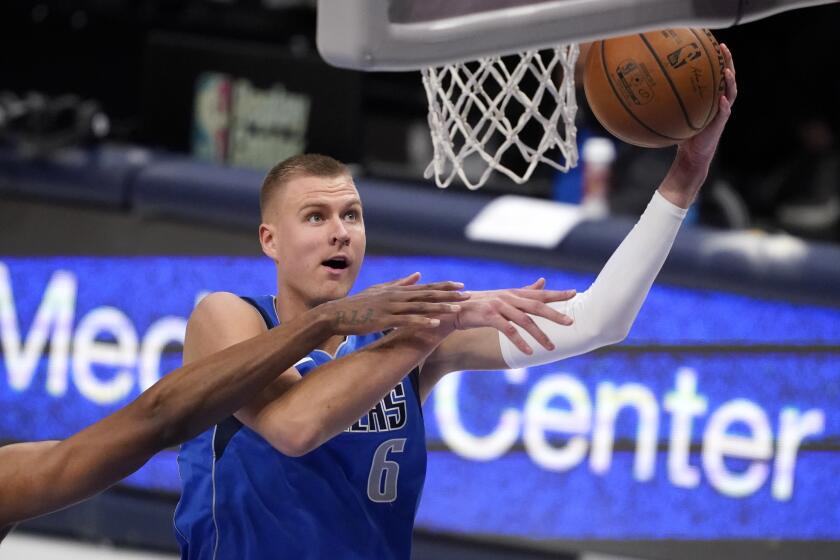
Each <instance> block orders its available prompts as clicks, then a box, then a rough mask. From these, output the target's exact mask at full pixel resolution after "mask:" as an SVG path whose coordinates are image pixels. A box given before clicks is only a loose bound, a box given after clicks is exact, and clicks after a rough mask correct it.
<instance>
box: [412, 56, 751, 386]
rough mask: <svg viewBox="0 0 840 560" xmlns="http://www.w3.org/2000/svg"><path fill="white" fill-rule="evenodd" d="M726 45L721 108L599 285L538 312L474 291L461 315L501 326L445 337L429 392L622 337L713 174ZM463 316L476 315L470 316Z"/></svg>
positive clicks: (730, 95) (731, 70)
mask: <svg viewBox="0 0 840 560" xmlns="http://www.w3.org/2000/svg"><path fill="white" fill-rule="evenodd" d="M721 50H722V51H723V54H724V59H725V61H726V68H725V70H724V79H725V81H726V94H725V95H722V96H721V98H720V99H719V103H720V110H719V111H718V114H717V116H716V117H715V118H714V119H713V120H712V122H711V123H710V124H709V125H708V126H707V127H706V128H705V129H704V130H703V131H702V132H700V133H699V134H697V135H696V136H694V137H692V138H691V139H689V140H687V141H685V142H683V143H682V144H680V146H679V148H678V150H677V155H676V158H675V160H674V163H673V165H672V166H671V169H670V170H669V172H668V174H667V175H666V177H665V179H664V180H663V181H662V184H661V185H660V186H659V189H658V191H657V192H656V193H655V194H654V196H653V199H652V200H651V202H650V204H649V205H648V208H647V209H646V210H645V212H644V213H643V214H642V216H641V218H640V219H639V221H638V223H637V224H636V226H635V227H634V228H633V230H632V231H631V232H630V233H629V234H628V235H627V237H626V238H625V239H624V241H623V242H622V243H621V245H619V247H618V248H617V249H616V251H615V253H613V255H612V257H611V258H610V259H609V261H607V264H606V265H605V266H604V268H603V269H602V271H601V273H600V274H599V275H598V278H597V279H596V280H595V282H594V283H593V284H592V286H590V288H589V289H588V290H586V291H585V292H583V293H580V294H577V295H576V296H575V297H573V298H571V299H568V301H557V300H553V301H552V302H551V303H547V302H534V301H528V302H527V305H529V306H531V307H532V308H536V309H537V310H538V312H537V313H534V312H533V311H531V310H528V309H526V308H525V307H524V305H521V304H520V305H513V306H512V307H513V308H511V306H510V305H507V306H506V307H505V306H503V305H502V303H500V302H499V301H498V300H499V299H500V298H501V297H502V296H501V295H500V294H502V293H504V292H487V293H485V294H483V295H482V293H480V292H477V293H474V294H473V297H472V298H471V300H470V302H468V303H466V304H465V305H464V306H463V311H462V312H461V313H460V314H459V315H458V317H457V319H456V322H458V323H459V324H461V323H463V322H466V323H468V324H467V325H466V326H468V327H469V326H471V327H477V326H488V327H494V329H495V331H494V330H490V329H476V330H474V331H465V332H456V333H454V334H453V335H452V336H450V337H449V338H448V339H447V340H446V341H445V342H443V343H442V344H441V345H440V346H439V347H438V348H437V350H435V352H434V353H433V354H432V355H431V356H430V357H429V358H428V360H427V361H426V363H425V364H424V366H423V370H422V371H421V385H420V388H421V395H422V396H423V397H426V396H427V395H428V393H429V392H430V391H431V389H432V387H434V384H435V383H436V382H437V381H438V380H439V379H440V378H441V376H443V375H445V374H446V373H448V372H450V371H456V370H463V369H504V368H515V367H525V366H531V365H538V364H544V363H549V362H553V361H557V360H560V359H563V358H567V357H570V356H574V355H578V354H582V353H585V352H588V351H590V350H593V349H595V348H599V347H601V346H605V345H608V344H614V343H617V342H620V341H621V340H623V339H624V338H625V337H626V336H627V333H628V332H629V330H630V327H631V326H632V324H633V321H634V320H635V318H636V315H637V314H638V312H639V309H640V308H641V306H642V303H643V302H644V300H645V297H646V296H647V293H648V291H649V290H650V287H651V285H652V284H653V281H654V279H655V278H656V276H657V275H658V274H659V270H660V269H661V267H662V264H663V263H664V262H665V258H666V257H667V256H668V252H669V251H670V249H671V245H672V244H673V241H674V239H675V237H676V235H677V232H678V230H679V227H680V225H681V224H682V220H683V218H684V217H685V214H686V209H687V208H688V207H689V206H690V205H691V203H692V202H693V201H694V199H695V197H696V196H697V192H698V191H699V190H700V187H701V186H702V184H703V182H704V181H705V179H706V175H707V173H708V170H709V165H710V164H711V161H712V158H713V157H714V154H715V150H716V149H717V144H718V141H719V140H720V136H721V134H722V133H723V130H724V127H725V126H726V122H727V120H728V119H729V115H730V114H731V109H732V104H733V103H734V101H735V97H736V96H737V84H736V82H735V67H734V65H733V62H732V55H731V53H730V52H729V49H728V48H727V47H726V46H725V45H721ZM516 293H519V294H520V295H525V296H526V297H525V299H526V300H528V299H532V300H533V299H534V298H533V296H527V295H526V294H525V293H524V292H522V291H521V290H519V291H517V290H509V291H507V294H508V296H507V297H508V299H509V298H510V295H512V294H516ZM547 308H551V309H552V310H553V311H551V312H550V311H549V309H547ZM481 310H484V314H482V312H481ZM523 312H526V313H527V316H523ZM552 312H553V313H554V314H555V315H554V316H552ZM499 315H502V316H501V317H500V316H499ZM564 316H565V317H564ZM463 317H468V320H467V321H463V319H462V318H463ZM567 318H570V319H571V321H568V320H567Z"/></svg>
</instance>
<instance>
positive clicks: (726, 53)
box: [720, 43, 735, 74]
mask: <svg viewBox="0 0 840 560" xmlns="http://www.w3.org/2000/svg"><path fill="white" fill-rule="evenodd" d="M720 50H721V51H722V52H723V60H724V63H725V65H726V67H727V68H729V69H730V70H732V73H733V74H735V61H734V60H733V59H732V51H730V50H729V47H728V46H726V45H725V44H723V43H721V44H720Z"/></svg>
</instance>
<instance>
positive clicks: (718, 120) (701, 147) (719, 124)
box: [679, 44, 738, 169]
mask: <svg viewBox="0 0 840 560" xmlns="http://www.w3.org/2000/svg"><path fill="white" fill-rule="evenodd" d="M720 50H721V52H722V53H723V58H724V60H725V68H724V71H723V77H724V82H725V83H726V91H725V92H724V94H723V95H721V96H720V97H719V98H718V102H719V104H720V105H719V109H718V113H717V115H716V116H715V118H714V119H713V120H712V122H710V123H709V124H708V125H707V126H706V127H705V128H704V129H703V130H702V131H700V132H699V133H698V134H697V135H695V136H693V137H691V138H689V139H688V140H686V141H684V142H682V143H681V144H680V145H679V153H680V156H681V157H683V158H685V159H686V160H687V161H688V162H690V163H691V164H693V165H695V166H697V167H698V168H701V169H702V168H708V166H709V164H710V163H711V161H712V158H713V157H714V155H715V150H717V145H718V142H719V141H720V137H721V135H722V134H723V129H724V128H725V127H726V123H727V121H728V120H729V116H730V115H731V114H732V105H733V104H734V103H735V98H736V97H737V96H738V84H737V83H736V81H735V63H734V62H733V61H732V53H731V52H730V50H729V47H727V46H726V45H724V44H721V45H720Z"/></svg>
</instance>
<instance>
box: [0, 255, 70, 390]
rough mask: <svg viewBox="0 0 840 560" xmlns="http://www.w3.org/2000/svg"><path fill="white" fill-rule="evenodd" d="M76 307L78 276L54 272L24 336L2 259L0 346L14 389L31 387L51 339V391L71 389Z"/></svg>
mask: <svg viewBox="0 0 840 560" xmlns="http://www.w3.org/2000/svg"><path fill="white" fill-rule="evenodd" d="M26 295H29V292H26ZM75 307H76V278H75V277H74V276H73V275H72V274H70V273H69V272H65V271H62V270H58V271H56V272H54V273H53V275H52V276H51V277H50V280H49V282H48V284H47V287H46V289H45V290H44V293H43V295H42V296H41V301H40V303H39V305H38V310H37V311H36V312H35V317H34V319H33V320H32V324H31V326H30V327H29V332H28V333H27V334H26V338H25V339H24V340H21V330H22V329H21V325H20V322H19V320H18V313H17V308H16V304H15V298H14V293H13V291H12V279H11V275H10V274H9V269H8V268H7V267H6V265H5V264H3V263H2V262H0V349H1V350H2V352H3V361H4V365H5V369H6V372H7V375H8V379H9V386H10V387H11V388H12V389H14V390H16V391H25V390H26V389H27V388H28V387H29V385H30V384H31V383H32V378H33V377H34V375H35V372H36V371H37V370H38V364H39V363H40V361H41V357H42V356H43V354H44V351H45V350H46V349H47V341H48V340H49V341H50V345H49V348H50V358H49V365H48V368H47V391H49V393H50V394H51V395H55V396H61V395H63V394H65V393H66V392H67V364H68V360H69V355H70V335H71V332H72V328H73V316H74V314H75Z"/></svg>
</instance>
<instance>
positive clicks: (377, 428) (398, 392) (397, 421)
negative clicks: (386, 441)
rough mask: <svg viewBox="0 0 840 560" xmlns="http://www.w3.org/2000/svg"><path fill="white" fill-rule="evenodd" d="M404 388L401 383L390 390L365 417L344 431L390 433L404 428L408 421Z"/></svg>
mask: <svg viewBox="0 0 840 560" xmlns="http://www.w3.org/2000/svg"><path fill="white" fill-rule="evenodd" d="M406 411H407V408H406V402H405V387H403V382H402V381H400V384H399V385H397V386H396V387H394V388H393V389H391V392H390V393H388V394H387V395H385V398H383V399H382V400H380V401H379V402H378V403H376V406H374V407H373V408H371V409H370V412H368V413H367V415H365V416H362V417H361V418H359V420H357V421H356V423H355V424H353V425H352V426H350V427H349V428H347V429H346V430H344V431H345V432H351V433H359V432H363V433H367V432H390V431H392V430H399V429H400V428H402V427H403V426H405V423H406V421H407V420H408V417H407V414H406Z"/></svg>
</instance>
